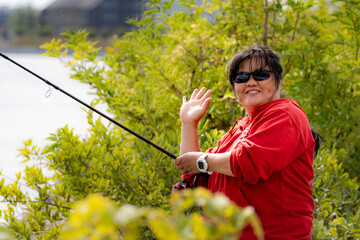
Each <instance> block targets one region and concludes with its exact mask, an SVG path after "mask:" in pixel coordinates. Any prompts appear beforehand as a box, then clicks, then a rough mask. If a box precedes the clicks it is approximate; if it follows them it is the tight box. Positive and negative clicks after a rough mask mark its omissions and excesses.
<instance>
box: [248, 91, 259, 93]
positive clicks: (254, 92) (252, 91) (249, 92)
mask: <svg viewBox="0 0 360 240" xmlns="http://www.w3.org/2000/svg"><path fill="white" fill-rule="evenodd" d="M257 92H259V91H256V90H253V91H248V92H247V93H257Z"/></svg>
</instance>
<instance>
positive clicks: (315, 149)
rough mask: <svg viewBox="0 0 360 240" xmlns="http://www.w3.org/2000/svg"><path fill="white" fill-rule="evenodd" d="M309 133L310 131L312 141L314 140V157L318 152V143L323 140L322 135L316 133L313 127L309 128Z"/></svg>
mask: <svg viewBox="0 0 360 240" xmlns="http://www.w3.org/2000/svg"><path fill="white" fill-rule="evenodd" d="M311 133H312V136H313V138H314V141H315V147H314V159H315V158H316V156H317V154H318V152H319V149H320V145H321V143H322V141H323V138H322V136H321V135H320V134H319V133H317V132H316V131H315V130H314V129H312V128H311Z"/></svg>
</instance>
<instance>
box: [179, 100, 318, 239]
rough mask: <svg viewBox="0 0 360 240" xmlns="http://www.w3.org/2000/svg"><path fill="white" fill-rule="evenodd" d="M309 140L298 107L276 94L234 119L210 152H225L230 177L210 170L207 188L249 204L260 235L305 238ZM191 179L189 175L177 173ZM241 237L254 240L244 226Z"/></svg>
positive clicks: (310, 208) (308, 233) (309, 208)
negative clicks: (257, 218)
mask: <svg viewBox="0 0 360 240" xmlns="http://www.w3.org/2000/svg"><path fill="white" fill-rule="evenodd" d="M314 146H315V142H314V139H313V137H312V134H311V129H310V125H309V121H308V119H307V117H306V115H305V113H304V111H303V110H302V109H301V108H300V106H299V105H298V104H297V103H296V102H294V101H292V100H290V99H279V100H276V101H273V102H270V103H268V104H265V105H263V106H261V107H258V108H256V109H255V110H253V111H252V113H251V117H245V118H242V119H239V120H237V121H236V123H235V124H234V127H233V128H232V129H231V130H230V131H229V132H228V133H227V134H225V135H224V136H223V137H222V138H221V139H220V141H219V142H218V143H217V146H216V147H215V148H211V149H209V150H208V151H207V152H210V153H224V152H231V155H230V166H231V171H232V173H233V174H234V176H235V177H230V176H227V175H224V174H220V173H216V172H214V173H213V174H212V175H210V177H209V181H208V184H207V186H206V187H207V188H208V189H210V190H211V191H212V192H214V193H215V192H222V193H224V194H225V195H226V196H228V197H229V198H230V199H231V200H232V201H234V202H235V203H236V204H238V205H239V206H241V207H245V206H248V205H251V206H253V207H254V208H255V211H256V213H257V215H258V216H259V218H260V220H261V223H262V226H263V228H264V231H265V238H266V239H311V237H312V220H313V215H312V214H313V212H314V201H313V199H312V182H313V179H314V171H313V167H312V164H313V155H314ZM183 177H184V178H185V179H186V180H187V181H188V182H192V179H193V176H189V175H187V174H183ZM241 239H256V238H255V236H254V234H253V232H252V229H251V228H250V227H247V228H245V230H244V231H243V233H242V236H241Z"/></svg>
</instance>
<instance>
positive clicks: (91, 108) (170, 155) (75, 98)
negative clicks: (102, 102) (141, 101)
mask: <svg viewBox="0 0 360 240" xmlns="http://www.w3.org/2000/svg"><path fill="white" fill-rule="evenodd" d="M0 56H1V57H3V58H5V59H6V60H8V61H10V62H12V63H13V64H15V65H17V66H18V67H20V68H22V69H24V70H25V71H27V72H28V73H30V74H32V75H34V76H35V77H37V78H39V79H40V80H42V81H43V82H45V83H46V84H48V85H49V86H51V87H53V88H54V89H56V90H58V91H60V92H62V93H63V94H65V95H66V96H68V97H70V98H72V99H74V100H75V101H77V102H79V103H81V104H82V105H84V106H85V107H87V108H89V109H90V110H92V111H94V112H96V113H97V114H99V115H100V116H103V117H104V118H106V119H107V120H109V121H110V122H112V123H114V124H115V125H117V126H119V127H121V128H122V129H124V130H125V131H127V132H129V133H131V134H132V135H134V136H136V137H137V138H139V139H141V140H142V141H144V142H146V143H147V144H149V145H151V146H152V147H154V148H156V149H157V150H159V151H160V152H162V153H164V154H166V155H168V156H169V157H171V158H172V159H176V158H177V157H176V156H175V155H174V154H172V153H170V152H168V151H166V150H165V149H163V148H161V147H160V146H158V145H156V144H155V143H153V142H151V141H150V140H148V139H146V138H144V137H143V136H141V135H139V134H138V133H136V132H134V131H133V130H131V129H129V128H127V127H125V126H124V125H122V124H120V123H119V122H117V121H115V120H114V119H112V118H111V117H109V116H107V115H106V114H104V113H102V112H100V111H98V110H97V109H95V108H94V107H92V106H90V105H89V104H87V103H85V102H83V101H82V100H80V99H78V98H77V97H75V96H73V95H71V94H70V93H68V92H66V91H64V90H63V89H61V88H60V87H58V86H56V85H55V84H53V83H52V82H50V81H48V80H46V79H44V78H42V77H41V76H39V75H37V74H36V73H34V72H33V71H31V70H29V69H27V68H26V67H24V66H22V65H21V64H19V63H17V62H16V61H14V60H12V59H11V58H9V57H8V56H6V55H4V54H2V53H1V52H0Z"/></svg>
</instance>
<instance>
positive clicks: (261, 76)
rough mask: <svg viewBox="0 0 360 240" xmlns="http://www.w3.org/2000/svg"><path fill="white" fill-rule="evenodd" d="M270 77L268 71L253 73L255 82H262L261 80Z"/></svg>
mask: <svg viewBox="0 0 360 240" xmlns="http://www.w3.org/2000/svg"><path fill="white" fill-rule="evenodd" d="M269 77H270V72H269V71H264V70H262V71H258V72H254V73H253V78H254V79H255V80H257V81H262V80H266V79H268V78H269Z"/></svg>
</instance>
